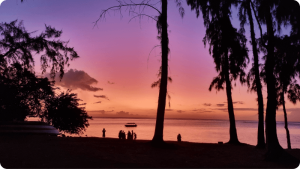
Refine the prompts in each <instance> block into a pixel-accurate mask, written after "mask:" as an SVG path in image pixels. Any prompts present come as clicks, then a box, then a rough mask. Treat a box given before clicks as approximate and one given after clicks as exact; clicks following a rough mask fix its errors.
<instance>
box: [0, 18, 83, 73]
mask: <svg viewBox="0 0 300 169" xmlns="http://www.w3.org/2000/svg"><path fill="white" fill-rule="evenodd" d="M45 28H46V29H45V31H44V32H42V33H40V34H39V35H37V36H34V34H35V33H36V32H27V30H26V29H25V27H24V26H23V22H22V21H21V22H18V21H17V20H15V21H13V22H10V23H0V34H1V37H0V62H6V63H15V62H19V63H21V64H22V65H23V66H25V67H26V68H30V67H32V66H33V64H34V60H33V56H32V52H35V53H36V54H40V55H41V67H42V72H43V73H44V72H45V71H46V69H47V68H48V67H49V64H50V63H51V64H52V67H51V71H50V74H51V77H53V78H54V76H55V73H56V72H58V71H59V72H60V77H61V78H62V76H63V74H64V67H65V66H66V65H69V60H70V59H71V60H73V59H74V58H78V57H79V56H78V55H77V53H76V52H75V51H74V49H73V48H70V47H67V44H68V42H65V41H61V40H59V39H58V40H57V38H59V37H60V36H61V34H62V31H58V30H56V29H55V28H53V27H51V26H47V25H45Z"/></svg>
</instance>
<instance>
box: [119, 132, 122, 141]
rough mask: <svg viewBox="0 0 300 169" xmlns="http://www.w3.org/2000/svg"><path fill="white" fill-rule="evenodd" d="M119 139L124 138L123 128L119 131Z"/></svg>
mask: <svg viewBox="0 0 300 169" xmlns="http://www.w3.org/2000/svg"><path fill="white" fill-rule="evenodd" d="M119 139H120V140H121V139H122V130H120V132H119Z"/></svg>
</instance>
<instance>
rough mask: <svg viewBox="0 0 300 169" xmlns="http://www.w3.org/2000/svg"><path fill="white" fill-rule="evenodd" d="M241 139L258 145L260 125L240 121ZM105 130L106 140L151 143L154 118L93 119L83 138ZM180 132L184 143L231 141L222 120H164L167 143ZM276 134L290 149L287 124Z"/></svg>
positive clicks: (299, 132)
mask: <svg viewBox="0 0 300 169" xmlns="http://www.w3.org/2000/svg"><path fill="white" fill-rule="evenodd" d="M131 122H132V123H136V124H137V125H138V126H137V127H125V124H126V123H131ZM236 126H237V132H238V138H239V140H240V141H241V142H243V143H248V144H251V145H255V144H256V139H257V122H255V121H237V122H236ZM103 128H105V129H106V137H111V138H118V133H119V131H120V130H124V131H125V132H126V133H127V132H128V130H130V131H131V130H133V131H134V132H135V133H136V134H137V139H142V140H151V139H152V137H153V135H154V128H155V119H122V118H94V120H90V126H89V127H88V129H87V130H86V132H85V133H84V134H83V135H87V136H88V137H92V136H94V137H102V129H103ZM289 130H290V135H291V144H292V148H300V123H299V122H298V123H297V122H290V123H289ZM178 133H180V134H181V136H182V141H189V142H199V143H217V142H218V141H223V142H227V141H228V140H229V122H228V121H223V120H173V119H165V123H164V140H171V141H176V140H177V135H178ZM277 133H278V138H279V142H280V144H281V145H282V146H283V147H284V148H287V144H286V133H285V129H284V123H283V122H278V123H277Z"/></svg>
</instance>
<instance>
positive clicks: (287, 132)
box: [282, 92, 292, 149]
mask: <svg viewBox="0 0 300 169" xmlns="http://www.w3.org/2000/svg"><path fill="white" fill-rule="evenodd" d="M282 100H283V103H282V106H283V113H284V128H285V130H286V139H287V145H288V149H292V147H291V140H290V131H289V128H288V122H287V115H286V109H285V100H284V93H283V92H282Z"/></svg>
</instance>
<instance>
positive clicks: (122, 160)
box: [0, 135, 300, 168]
mask: <svg viewBox="0 0 300 169" xmlns="http://www.w3.org/2000/svg"><path fill="white" fill-rule="evenodd" d="M167 143H168V146H167V147H165V148H158V147H153V146H152V145H151V144H150V143H149V141H147V140H133V141H132V140H118V139H113V138H95V137H53V136H28V135H27V136H24V135H23V136H16V135H10V136H0V150H1V154H0V163H1V165H2V166H3V167H4V168H45V167H47V168H101V167H118V168H119V167H130V168H133V167H150V168H152V167H164V168H170V167H171V168H182V167H184V168H186V167H196V168H211V167H214V168H215V167H217V168H295V167H297V166H295V165H292V164H289V163H284V162H283V163H282V162H269V161H265V160H264V155H265V152H266V150H264V149H257V148H255V147H254V146H251V145H229V144H208V143H190V142H180V143H178V142H174V141H168V142H167ZM288 152H289V153H290V154H292V155H293V156H295V157H296V158H298V159H300V149H292V150H288Z"/></svg>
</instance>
